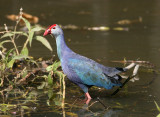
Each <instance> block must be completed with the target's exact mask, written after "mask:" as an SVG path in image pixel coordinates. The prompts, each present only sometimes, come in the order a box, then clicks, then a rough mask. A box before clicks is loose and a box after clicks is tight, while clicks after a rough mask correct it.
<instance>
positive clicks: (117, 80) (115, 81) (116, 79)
mask: <svg viewBox="0 0 160 117" xmlns="http://www.w3.org/2000/svg"><path fill="white" fill-rule="evenodd" d="M104 75H105V76H106V77H108V78H109V79H110V81H111V82H112V83H113V84H117V85H121V84H122V83H121V82H120V81H121V80H122V77H121V76H120V75H118V74H116V75H115V76H112V77H111V76H108V75H107V74H104Z"/></svg>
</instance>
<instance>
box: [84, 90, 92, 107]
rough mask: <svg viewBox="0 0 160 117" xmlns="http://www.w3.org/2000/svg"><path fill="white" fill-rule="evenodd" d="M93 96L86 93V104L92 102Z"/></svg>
mask: <svg viewBox="0 0 160 117" xmlns="http://www.w3.org/2000/svg"><path fill="white" fill-rule="evenodd" d="M91 99H92V98H91V96H90V95H89V93H88V92H87V93H85V100H86V102H85V103H86V104H87V105H88V104H89V102H90V101H91Z"/></svg>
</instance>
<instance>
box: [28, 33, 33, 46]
mask: <svg viewBox="0 0 160 117" xmlns="http://www.w3.org/2000/svg"><path fill="white" fill-rule="evenodd" d="M33 35H34V31H29V36H28V39H29V45H30V47H31V44H32V39H33Z"/></svg>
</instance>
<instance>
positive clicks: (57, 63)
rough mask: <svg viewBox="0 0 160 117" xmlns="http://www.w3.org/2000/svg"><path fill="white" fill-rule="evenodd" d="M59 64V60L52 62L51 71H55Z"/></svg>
mask: <svg viewBox="0 0 160 117" xmlns="http://www.w3.org/2000/svg"><path fill="white" fill-rule="evenodd" d="M60 65H61V62H60V61H59V62H56V61H55V62H54V63H53V71H56V70H57V68H58V67H59V66H60Z"/></svg>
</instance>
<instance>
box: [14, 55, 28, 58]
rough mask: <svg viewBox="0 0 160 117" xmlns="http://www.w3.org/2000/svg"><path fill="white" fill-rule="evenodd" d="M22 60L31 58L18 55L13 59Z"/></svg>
mask: <svg viewBox="0 0 160 117" xmlns="http://www.w3.org/2000/svg"><path fill="white" fill-rule="evenodd" d="M22 58H29V57H28V56H26V55H17V56H14V57H13V59H22Z"/></svg>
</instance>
